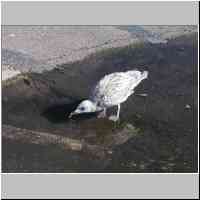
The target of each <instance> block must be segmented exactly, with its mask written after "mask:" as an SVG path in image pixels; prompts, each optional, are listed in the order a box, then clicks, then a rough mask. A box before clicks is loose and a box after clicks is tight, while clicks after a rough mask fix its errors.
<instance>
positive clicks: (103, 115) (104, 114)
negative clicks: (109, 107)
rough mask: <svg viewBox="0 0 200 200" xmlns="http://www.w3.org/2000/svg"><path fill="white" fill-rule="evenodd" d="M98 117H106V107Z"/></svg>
mask: <svg viewBox="0 0 200 200" xmlns="http://www.w3.org/2000/svg"><path fill="white" fill-rule="evenodd" d="M97 117H98V118H105V117H106V108H104V109H103V111H101V112H100V113H99V114H98V116H97Z"/></svg>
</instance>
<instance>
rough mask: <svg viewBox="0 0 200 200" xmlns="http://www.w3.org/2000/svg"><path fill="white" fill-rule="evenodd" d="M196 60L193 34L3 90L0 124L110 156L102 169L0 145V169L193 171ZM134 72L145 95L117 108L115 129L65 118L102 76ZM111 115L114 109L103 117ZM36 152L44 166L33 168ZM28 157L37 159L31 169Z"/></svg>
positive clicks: (88, 118)
mask: <svg viewBox="0 0 200 200" xmlns="http://www.w3.org/2000/svg"><path fill="white" fill-rule="evenodd" d="M197 53H198V52H197V35H196V34H193V35H188V36H183V37H180V38H177V39H173V40H170V41H169V42H168V43H165V44H149V43H148V44H145V43H144V44H138V45H137V46H129V47H126V48H117V49H110V50H105V51H102V52H100V53H97V54H95V55H91V56H90V57H88V58H86V59H85V60H83V61H79V62H76V63H72V64H66V65H62V66H58V68H57V69H54V70H52V71H48V72H44V73H43V74H37V73H32V74H27V77H28V78H27V79H26V80H25V81H24V80H23V79H21V80H18V81H17V83H16V84H8V85H7V86H4V87H3V90H2V94H3V95H2V121H3V124H10V125H13V126H16V127H21V128H26V129H31V130H35V131H44V132H49V133H52V134H58V135H64V136H67V137H71V138H75V139H80V140H81V139H83V140H85V141H87V142H88V143H90V144H96V145H100V146H106V147H108V146H109V147H112V148H111V149H112V152H111V157H109V159H108V158H106V159H104V160H103V161H101V162H100V161H98V160H92V159H91V157H90V155H88V156H87V155H85V154H83V153H75V152H68V153H67V155H66V157H65V159H64V160H63V161H61V160H62V159H63V157H62V155H63V153H61V152H60V150H58V151H57V150H53V147H52V148H51V147H49V148H50V149H51V150H50V151H46V150H44V149H43V147H41V152H39V151H37V150H36V149H37V147H36V146H34V145H31V147H30V148H29V147H27V145H25V144H13V143H12V142H5V144H6V145H5V144H3V158H4V160H3V170H4V171H12V172H15V171H18V172H19V171H21V172H23V171H32V170H33V171H37V169H38V172H39V171H44V170H45V169H46V170H47V171H51V172H54V171H55V172H56V171H59V172H65V171H71V170H72V171H77V172H94V171H98V172H194V171H196V170H197V105H198V103H197V55H198V54H197ZM135 68H137V69H139V70H148V71H149V79H148V80H145V81H144V82H143V83H142V84H141V85H139V86H138V87H137V88H136V91H135V93H136V94H140V93H146V94H147V96H146V97H141V96H137V95H133V96H131V97H130V98H129V99H128V100H127V102H125V103H123V104H122V105H121V113H120V122H118V123H113V122H111V121H109V120H107V119H97V113H94V114H86V115H80V116H76V117H73V118H72V119H69V118H68V115H69V113H71V112H72V111H73V110H74V109H75V108H76V106H77V105H78V104H79V102H80V101H81V100H82V99H87V97H88V95H89V93H90V90H91V89H92V87H93V86H94V84H95V83H96V82H97V81H98V80H99V79H100V78H101V77H102V76H104V75H105V74H109V73H112V72H116V71H126V70H130V69H135ZM186 105H189V107H188V106H186ZM113 112H116V111H115V109H111V110H110V111H109V115H110V114H111V113H113ZM18 148H20V149H23V150H24V151H26V150H25V149H27V151H28V152H29V154H30V159H29V158H28V156H27V155H24V153H23V151H20V152H18V151H16V149H18ZM53 151H55V152H54V153H52V152H53ZM48 152H49V153H48ZM40 153H41V154H42V155H43V156H44V157H45V156H46V157H48V158H49V162H47V163H48V164H47V165H45V163H42V164H41V165H40V160H42V157H41V156H40V155H39V154H40ZM51 154H53V155H54V156H52V155H51ZM33 155H35V157H36V159H35V160H34V161H33V163H31V164H30V162H31V158H32V156H33ZM56 156H58V160H57V161H56ZM61 157H62V158H61ZM59 159H60V161H59ZM22 160H23V161H22ZM20 162H21V163H23V164H21V165H22V167H21V168H20ZM75 162H77V163H76V164H75ZM13 163H14V164H13ZM61 165H64V166H65V169H64V168H63V167H61ZM77 166H78V167H77ZM97 166H98V167H97Z"/></svg>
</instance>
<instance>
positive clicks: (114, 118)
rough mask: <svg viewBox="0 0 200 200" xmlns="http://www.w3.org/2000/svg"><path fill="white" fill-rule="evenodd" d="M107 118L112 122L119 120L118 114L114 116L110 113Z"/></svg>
mask: <svg viewBox="0 0 200 200" xmlns="http://www.w3.org/2000/svg"><path fill="white" fill-rule="evenodd" d="M108 119H109V120H111V121H114V122H116V121H118V120H119V117H118V116H116V115H111V116H110V117H109V118H108Z"/></svg>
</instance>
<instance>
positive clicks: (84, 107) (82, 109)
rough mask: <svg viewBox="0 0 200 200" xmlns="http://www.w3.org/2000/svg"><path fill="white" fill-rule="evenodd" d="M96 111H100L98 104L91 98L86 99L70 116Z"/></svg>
mask: <svg viewBox="0 0 200 200" xmlns="http://www.w3.org/2000/svg"><path fill="white" fill-rule="evenodd" d="M96 111H98V109H97V106H96V104H94V103H93V102H92V101H90V100H84V101H82V102H81V103H80V104H79V105H78V106H77V108H76V110H75V111H73V112H71V113H70V115H69V118H71V117H72V116H73V115H77V114H82V113H91V112H96Z"/></svg>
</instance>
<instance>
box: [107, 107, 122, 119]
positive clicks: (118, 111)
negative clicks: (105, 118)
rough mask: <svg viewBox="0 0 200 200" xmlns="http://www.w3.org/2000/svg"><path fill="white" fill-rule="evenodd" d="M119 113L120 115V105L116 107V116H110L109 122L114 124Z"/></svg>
mask: <svg viewBox="0 0 200 200" xmlns="http://www.w3.org/2000/svg"><path fill="white" fill-rule="evenodd" d="M119 113H120V104H118V105H117V115H111V116H110V117H109V120H112V121H114V122H116V121H117V120H118V119H119Z"/></svg>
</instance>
